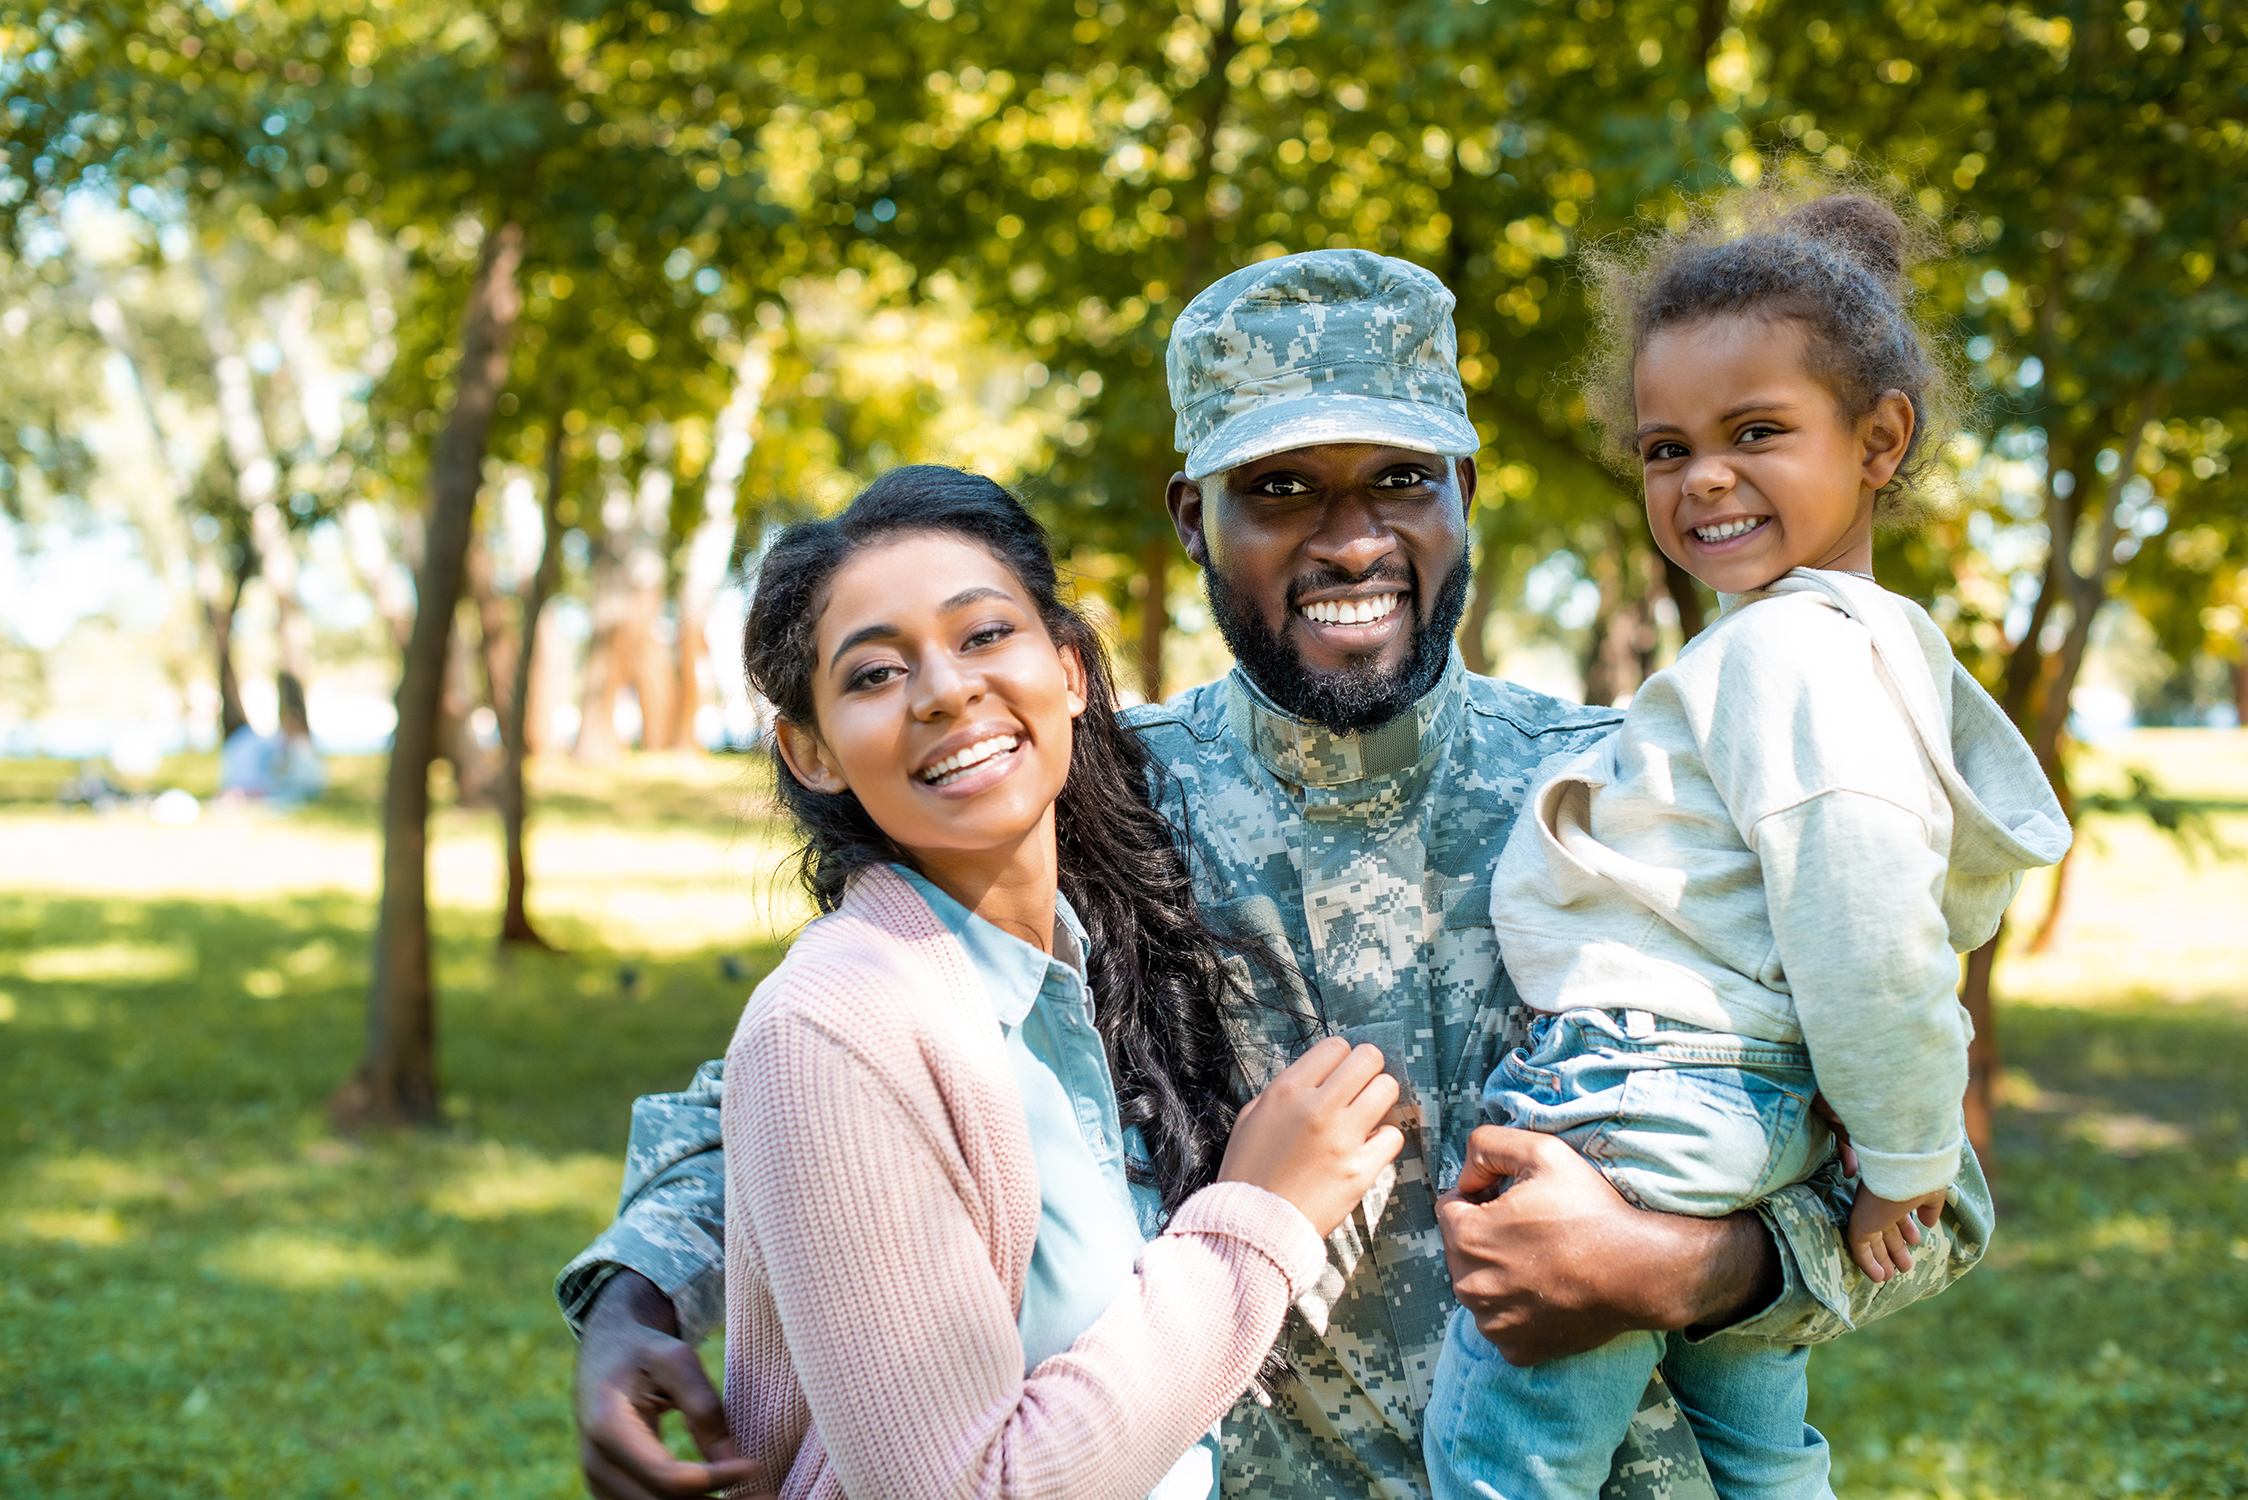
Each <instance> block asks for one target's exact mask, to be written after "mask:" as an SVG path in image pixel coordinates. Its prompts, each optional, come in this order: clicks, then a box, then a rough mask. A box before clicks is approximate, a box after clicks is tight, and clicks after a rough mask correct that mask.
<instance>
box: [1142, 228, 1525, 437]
mask: <svg viewBox="0 0 2248 1500" xmlns="http://www.w3.org/2000/svg"><path fill="white" fill-rule="evenodd" d="M1452 306H1453V298H1452V294H1451V293H1450V292H1448V291H1446V290H1445V289H1444V283H1442V282H1441V281H1438V280H1437V279H1436V278H1435V277H1434V276H1432V275H1430V274H1429V273H1428V272H1426V271H1424V270H1422V269H1421V268H1420V267H1419V266H1416V265H1414V264H1413V263H1412V262H1411V261H1404V260H1393V259H1391V258H1390V257H1388V256H1386V255H1376V254H1374V253H1372V252H1371V251H1367V250H1313V251H1310V252H1309V253H1307V254H1303V255H1289V256H1283V257H1281V258H1280V259H1278V260H1268V261H1262V262H1260V263H1258V264H1257V265H1253V266H1246V267H1244V268H1242V269H1241V270H1238V271H1236V272H1234V273H1233V274H1232V275H1231V276H1228V277H1226V278H1225V279H1224V280H1222V281H1219V282H1217V283H1215V284H1213V285H1212V286H1210V287H1209V288H1208V289H1207V290H1205V291H1204V292H1203V293H1202V295H1201V296H1199V297H1196V298H1195V299H1194V301H1192V302H1191V303H1189V304H1188V305H1187V309H1186V311H1185V312H1183V313H1181V314H1179V320H1178V322H1177V323H1176V324H1175V325H1173V327H1172V329H1171V344H1170V348H1169V350H1168V351H1167V352H1166V354H1165V357H1164V371H1165V374H1166V375H1167V376H1168V377H1169V380H1170V385H1171V409H1172V410H1173V411H1174V412H1176V413H1177V414H1178V427H1177V431H1176V437H1175V439H1174V441H1176V443H1177V444H1178V447H1179V450H1180V451H1181V452H1183V453H1185V454H1186V474H1187V477H1188V478H1189V479H1200V478H1202V477H1203V476H1204V475H1206V474H1215V473H1218V472H1219V471H1221V470H1224V469H1230V468H1232V467H1234V466H1235V465H1236V464H1245V463H1248V462H1249V461H1250V460H1251V459H1258V458H1264V457H1266V456H1268V455H1270V454H1274V453H1284V452H1286V451H1288V450H1289V449H1291V448H1306V447H1310V446H1312V445H1313V444H1315V443H1388V444H1394V445H1395V446H1397V447H1400V448H1411V449H1414V450H1415V451H1417V452H1421V453H1441V454H1451V455H1456V454H1467V453H1473V452H1475V451H1476V449H1477V448H1478V447H1480V446H1481V444H1480V443H1479V442H1478V441H1477V439H1476V436H1475V425H1474V424H1473V423H1472V422H1470V421H1468V419H1467V394H1466V392H1464V391H1463V390H1461V388H1460V372H1459V345H1458V343H1457V341H1456V340H1455V339H1454V337H1453V333H1452Z"/></svg>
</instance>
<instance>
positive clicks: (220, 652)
mask: <svg viewBox="0 0 2248 1500" xmlns="http://www.w3.org/2000/svg"><path fill="white" fill-rule="evenodd" d="M72 270H73V274H75V275H76V276H77V278H78V282H79V286H80V288H81V290H83V291H84V292H85V294H86V309H87V313H88V315H89V316H90V317H91V319H92V321H93V325H94V331H95V332H97V333H99V334H100V335H101V336H102V341H103V342H104V343H106V344H108V345H109V347H110V348H111V349H112V350H113V351H114V352H115V353H116V354H117V356H118V357H119V358H120V359H122V360H123V361H124V362H125V373H126V375H127V376H128V377H129V378H130V379H131V381H132V386H133V395H134V397H135V398H136V399H137V401H138V403H139V406H140V412H141V420H142V422H144V423H145V424H146V425H147V427H148V438H149V447H150V450H151V451H152V453H153V454H154V457H155V464H156V472H157V474H158V475H159V476H160V477H161V478H162V480H163V483H164V486H165V488H166V489H167V490H168V491H169V492H170V493H169V494H168V495H167V496H166V498H167V500H168V501H169V502H170V504H171V505H172V507H173V508H174V509H176V510H177V511H178V512H179V517H180V526H181V529H182V531H183V532H184V533H185V546H186V550H187V561H188V572H189V574H190V576H192V577H193V579H194V580H195V597H196V601H197V602H198V603H199V604H200V605H201V606H202V608H203V626H204V629H205V631H206V632H207V633H208V635H209V638H210V648H211V655H212V658H213V662H214V665H215V669H216V671H217V674H218V691H219V743H220V744H222V745H223V744H225V743H226V741H227V740H228V738H230V737H231V736H232V735H233V733H234V731H235V730H237V729H240V728H241V727H242V726H243V725H245V724H247V723H249V722H250V720H249V715H247V714H245V713H244V712H243V711H242V684H241V679H240V678H239V677H237V676H236V674H235V671H234V616H235V614H236V612H237V611H239V610H240V609H241V607H242V588H243V585H244V583H245V582H246V581H247V580H248V578H249V575H250V574H251V573H252V572H254V571H255V570H256V567H257V551H256V549H255V548H252V547H248V546H245V547H244V548H243V549H242V566H240V567H238V568H236V569H235V576H234V579H233V590H232V592H231V593H229V592H228V588H227V578H226V574H225V572H224V570H222V569H221V568H220V567H219V563H218V559H217V557H215V556H214V555H213V551H212V549H211V548H209V547H203V546H198V545H197V544H196V541H195V522H196V521H197V520H198V519H199V517H198V515H197V513H196V510H195V507H194V504H193V501H192V495H193V490H194V487H193V485H191V484H190V483H189V482H188V479H187V476H186V475H184V474H182V473H181V472H180V471H179V467H178V465H177V464H176V463H175V461H174V459H173V456H172V444H171V439H170V437H169V436H168V435H167V434H166V433H165V431H164V419H163V417H162V415H161V414H159V413H158V411H157V409H156V393H155V392H154V391H153V390H152V389H150V387H149V383H148V376H147V372H146V371H145V370H144V369H143V367H142V366H143V358H142V352H141V347H140V340H139V339H138V338H137V337H135V336H134V334H133V331H132V329H131V327H130V326H128V325H127V323H126V322H125V312H124V309H123V308H121V307H119V306H118V305H117V299H116V298H114V297H112V296H110V295H109V292H108V291H107V290H106V289H105V288H104V287H103V286H102V285H101V283H100V282H99V281H98V280H97V279H96V278H95V276H94V273H93V272H92V271H90V270H88V269H87V268H86V267H85V266H83V265H77V264H74V265H73V267H72ZM299 680H300V681H301V680H302V679H299Z"/></svg>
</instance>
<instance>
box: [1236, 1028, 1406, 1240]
mask: <svg viewBox="0 0 2248 1500" xmlns="http://www.w3.org/2000/svg"><path fill="white" fill-rule="evenodd" d="M1396 1102H1397V1080H1396V1079H1394V1078H1392V1077H1390V1076H1389V1075H1388V1074H1386V1073H1384V1072H1383V1071H1382V1052H1381V1049H1380V1048H1379V1047H1373V1046H1361V1047H1355V1048H1354V1047H1352V1046H1351V1045H1350V1044H1349V1043H1347V1042H1345V1041H1343V1040H1342V1038H1340V1037H1327V1038H1325V1039H1324V1040H1322V1041H1321V1042H1320V1043H1319V1044H1318V1045H1316V1046H1314V1047H1313V1048H1312V1049H1311V1050H1310V1051H1309V1052H1306V1053H1305V1054H1304V1055H1303V1056H1301V1057H1299V1058H1297V1059H1296V1060H1295V1061H1294V1062H1292V1063H1290V1064H1289V1065H1288V1067H1287V1069H1286V1070H1285V1071H1283V1072H1282V1073H1281V1075H1280V1076H1279V1077H1278V1078H1275V1079H1273V1080H1272V1082H1271V1083H1269V1084H1266V1085H1265V1090H1264V1092H1263V1093H1261V1094H1259V1095H1257V1097H1256V1098H1254V1099H1252V1100H1250V1101H1249V1103H1248V1105H1247V1107H1245V1108H1244V1109H1243V1110H1242V1111H1241V1116H1240V1118H1239V1119H1237V1120H1235V1121H1234V1124H1233V1138H1232V1139H1231V1140H1229V1141H1227V1142H1226V1148H1225V1162H1224V1165H1222V1166H1220V1167H1219V1168H1218V1180H1219V1181H1221V1182H1248V1183H1254V1184H1255V1185H1256V1186H1258V1187H1261V1188H1263V1189H1264V1190H1265V1191H1267V1192H1269V1193H1277V1194H1279V1195H1280V1196H1281V1197H1283V1198H1285V1199H1287V1200H1288V1201H1289V1202H1290V1203H1293V1204H1294V1205H1295V1206H1296V1207H1297V1208H1298V1209H1299V1210H1300V1211H1301V1212H1302V1213H1303V1216H1304V1217H1305V1218H1307V1219H1309V1220H1311V1227H1312V1228H1314V1229H1316V1230H1318V1231H1319V1233H1320V1234H1321V1235H1322V1236H1325V1235H1327V1234H1329V1233H1331V1232H1333V1230H1334V1228H1335V1226H1336V1225H1338V1224H1340V1223H1342V1221H1343V1220H1345V1219H1347V1218H1349V1217H1350V1210H1351V1206H1352V1205H1353V1204H1355V1203H1357V1202H1358V1200H1359V1199H1361V1198H1363V1197H1365V1196H1366V1193H1367V1190H1368V1189H1370V1188H1372V1187H1373V1185H1374V1179H1375V1178H1376V1177H1378V1176H1379V1175H1381V1170H1382V1168H1383V1167H1384V1166H1387V1165H1388V1164H1389V1161H1390V1159H1391V1158H1392V1157H1394V1156H1396V1155H1397V1153H1398V1152H1399V1151H1401V1150H1403V1149H1404V1147H1405V1137H1404V1135H1403V1134H1402V1133H1401V1132H1400V1131H1399V1130H1398V1128H1397V1127H1396V1126H1395V1125H1385V1124H1383V1123H1382V1116H1384V1115H1386V1114H1388V1113H1389V1110H1390V1107H1391V1106H1392V1105H1394V1104H1395V1103H1396Z"/></svg>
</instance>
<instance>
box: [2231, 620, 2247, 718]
mask: <svg viewBox="0 0 2248 1500" xmlns="http://www.w3.org/2000/svg"><path fill="white" fill-rule="evenodd" d="M2232 721H2233V723H2235V724H2237V725H2239V726H2240V727H2241V728H2242V729H2248V632H2244V633H2243V634H2242V635H2241V637H2240V659H2239V660H2238V661H2236V662H2234V663H2233V664H2232Z"/></svg>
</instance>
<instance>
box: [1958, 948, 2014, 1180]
mask: <svg viewBox="0 0 2248 1500" xmlns="http://www.w3.org/2000/svg"><path fill="white" fill-rule="evenodd" d="M2005 936H2006V924H2005V922H2004V921H2003V920H2001V921H2000V922H1999V924H1998V931H1997V932H1996V933H1994V934H1992V936H1991V940H1990V941H1989V942H1987V943H1985V944H1983V945H1982V946H1981V947H1980V948H1977V949H1976V950H1975V951H1974V952H1973V953H1970V954H1968V955H1967V982H1966V983H1965V984H1963V985H1961V986H1960V990H1959V1003H1960V1004H1961V1005H1963V1006H1965V1007H1966V1008H1967V1019H1968V1021H1969V1022H1971V1023H1972V1024H1973V1026H1974V1028H1975V1037H1974V1040H1973V1041H1970V1042H1969V1043H1968V1044H1967V1097H1966V1099H1965V1100H1964V1101H1963V1103H1964V1107H1965V1109H1966V1113H1967V1139H1968V1141H1969V1142H1970V1143H1972V1144H1973V1146H1974V1148H1975V1155H1976V1156H1977V1157H1979V1158H1981V1160H1982V1164H1983V1176H1984V1177H1985V1178H1987V1179H1988V1180H1989V1181H1990V1182H1991V1183H1992V1184H1993V1185H1994V1186H1995V1185H1996V1183H1997V1181H1998V1162H1997V1160H1996V1159H1995V1158H1994V1157H1993V1156H1992V1154H1991V1133H1990V1132H1991V1121H1992V1118H1993V1115H1994V1112H1995V1111H1996V1109H1997V1105H1998V1073H1999V1061H1998V1015H1997V1012H1996V1010H1995V1009H1994V1008H1993V1007H1992V1005H1991V995H1990V978H1991V970H1992V968H1993V967H1994V966H1995V965H1996V964H1997V962H1998V945H1999V943H2000V942H2001V941H2003V940H2004V938H2005Z"/></svg>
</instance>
